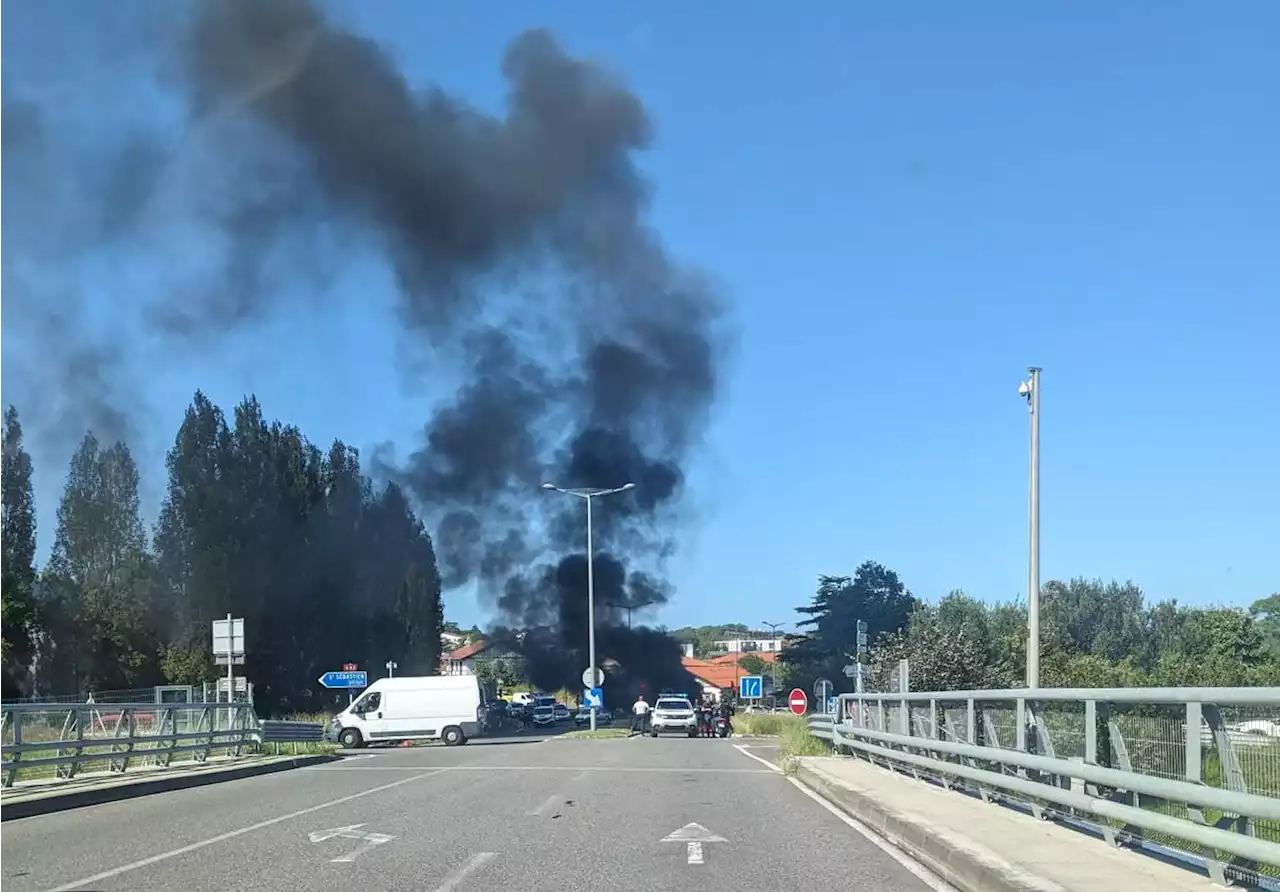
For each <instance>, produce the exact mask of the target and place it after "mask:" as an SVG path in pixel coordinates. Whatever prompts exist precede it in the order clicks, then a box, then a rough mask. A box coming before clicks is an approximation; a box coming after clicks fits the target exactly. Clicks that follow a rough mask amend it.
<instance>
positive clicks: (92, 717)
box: [0, 703, 261, 787]
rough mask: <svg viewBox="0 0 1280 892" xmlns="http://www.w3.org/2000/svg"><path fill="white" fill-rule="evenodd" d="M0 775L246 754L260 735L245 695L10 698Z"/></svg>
mask: <svg viewBox="0 0 1280 892" xmlns="http://www.w3.org/2000/svg"><path fill="white" fill-rule="evenodd" d="M0 727H2V728H3V736H2V741H0V751H2V755H3V763H2V764H0V774H2V777H0V781H2V782H3V785H4V786H5V787H11V786H13V784H14V781H15V780H16V779H17V778H18V775H19V773H21V774H22V777H23V779H24V780H27V779H36V778H63V779H69V778H72V777H75V776H76V775H77V774H80V773H84V768H85V766H91V770H92V769H96V770H98V771H106V772H123V771H127V770H128V769H129V768H131V767H144V766H156V767H167V766H168V765H170V764H172V763H173V762H175V761H181V760H191V761H195V762H203V761H206V760H207V759H208V758H209V756H210V754H212V753H213V752H214V751H227V752H229V754H231V755H235V756H238V755H241V754H242V752H243V751H244V750H245V749H246V748H248V747H251V746H255V745H257V744H258V743H260V742H261V730H260V726H259V723H258V718H257V716H256V715H255V714H254V711H253V707H252V706H251V705H250V704H247V703H235V704H227V703H120V704H112V703H77V704H73V705H70V706H67V705H61V704H51V703H6V704H3V705H2V706H0Z"/></svg>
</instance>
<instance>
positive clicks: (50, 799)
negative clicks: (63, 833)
mask: <svg viewBox="0 0 1280 892" xmlns="http://www.w3.org/2000/svg"><path fill="white" fill-rule="evenodd" d="M337 758H339V757H338V756H336V755H331V754H328V753H321V754H317V755H308V756H240V757H235V756H226V757H221V758H210V759H209V760H208V761H206V762H180V763H178V764H176V765H174V766H173V767H171V768H159V767H157V768H142V769H138V770H136V771H130V772H128V773H127V774H119V773H115V772H93V773H92V774H83V775H80V776H78V777H74V778H72V779H70V780H63V779H58V778H40V779H38V780H29V781H18V782H17V783H15V784H14V785H13V786H12V787H7V788H5V789H3V790H0V821H13V820H17V819H19V818H30V817H34V816H35V815H44V814H49V813H51V812H56V811H64V810H66V809H70V808H82V807H84V806H86V805H100V804H101V803H104V802H115V801H117V800H120V799H132V798H134V797H137V796H149V795H151V794H153V793H166V792H168V791H170V790H184V789H187V788H188V787H199V786H203V785H205V784H217V783H222V782H223V781H230V780H240V779H241V778H246V777H254V776H257V775H260V774H271V773H274V772H276V771H288V770H289V769H291V768H303V767H306V766H308V765H317V764H320V763H322V762H331V761H333V760H334V759H337Z"/></svg>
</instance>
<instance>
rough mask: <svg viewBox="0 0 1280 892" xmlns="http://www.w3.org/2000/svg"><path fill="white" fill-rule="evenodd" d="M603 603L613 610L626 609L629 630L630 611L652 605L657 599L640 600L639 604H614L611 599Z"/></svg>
mask: <svg viewBox="0 0 1280 892" xmlns="http://www.w3.org/2000/svg"><path fill="white" fill-rule="evenodd" d="M605 603H606V604H607V605H608V606H610V607H612V608H613V609H614V610H625V611H627V629H628V630H630V629H631V611H633V610H643V609H644V608H646V607H652V606H653V605H654V604H656V603H658V602H657V601H641V602H640V603H639V604H615V603H614V602H613V601H606V602H605Z"/></svg>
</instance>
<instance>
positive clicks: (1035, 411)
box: [1018, 366, 1040, 689]
mask: <svg viewBox="0 0 1280 892" xmlns="http://www.w3.org/2000/svg"><path fill="white" fill-rule="evenodd" d="M1027 371H1028V372H1030V373H1031V377H1029V378H1027V380H1025V381H1023V382H1022V383H1021V384H1019V385H1018V395H1019V396H1021V397H1022V398H1023V399H1024V400H1026V401H1027V407H1028V409H1029V410H1030V413H1031V419H1030V420H1031V481H1030V493H1029V497H1028V502H1029V505H1028V514H1029V515H1030V516H1029V519H1028V520H1029V522H1028V526H1029V527H1030V529H1029V536H1028V539H1029V542H1028V552H1029V553H1028V556H1027V687H1028V688H1033V689H1034V688H1038V687H1040V368H1039V367H1038V366H1031V367H1030V368H1029V369H1027Z"/></svg>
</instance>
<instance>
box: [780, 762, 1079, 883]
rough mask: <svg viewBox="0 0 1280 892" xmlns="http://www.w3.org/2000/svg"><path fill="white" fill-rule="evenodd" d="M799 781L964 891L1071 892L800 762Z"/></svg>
mask: <svg viewBox="0 0 1280 892" xmlns="http://www.w3.org/2000/svg"><path fill="white" fill-rule="evenodd" d="M796 761H797V768H796V774H795V778H796V780H797V781H799V782H800V783H802V784H804V785H805V786H806V787H808V788H809V789H811V790H813V792H815V793H817V794H818V795H819V796H821V797H822V798H823V799H825V800H827V801H828V802H830V803H831V804H832V805H834V806H836V807H837V808H839V809H840V810H841V811H843V812H844V813H845V814H847V815H849V817H851V818H854V819H856V820H857V821H859V822H860V823H862V824H864V825H866V826H867V827H868V828H869V829H871V830H873V831H875V832H876V833H878V834H879V835H880V836H882V837H884V838H885V839H886V840H888V841H889V842H890V843H891V844H893V845H894V846H896V847H897V848H899V849H901V850H902V851H904V852H906V853H907V854H908V855H910V856H911V857H912V858H914V859H916V860H917V861H919V862H920V863H921V864H923V865H924V866H925V867H927V868H928V869H929V870H930V871H932V872H933V873H935V874H937V875H938V876H940V877H942V879H944V880H946V881H947V882H948V883H950V884H951V885H953V886H955V887H956V888H957V889H959V890H961V892H1067V890H1066V889H1065V887H1063V886H1062V885H1060V884H1058V883H1056V882H1054V881H1053V880H1050V879H1046V878H1044V877H1040V876H1037V875H1035V874H1033V873H1030V872H1028V871H1027V870H1025V869H1023V868H1021V867H1019V866H1017V865H1016V864H1012V863H1010V862H1009V861H1007V860H1006V859H1004V858H1002V857H1001V856H1000V855H998V854H996V853H995V852H993V851H991V850H990V849H988V848H987V847H986V846H983V845H982V844H980V843H978V842H975V841H974V840H972V839H969V838H967V837H963V836H959V835H958V834H956V833H954V832H952V831H950V830H947V829H944V828H942V827H938V826H937V825H935V824H932V823H930V822H929V821H928V820H926V819H925V818H924V817H923V816H921V815H917V814H912V813H901V812H896V811H895V810H894V809H893V807H892V806H891V805H888V804H887V803H885V802H883V801H882V800H881V799H880V798H879V797H877V796H875V795H873V794H871V793H869V792H867V791H864V790H858V789H855V788H853V787H850V786H847V785H845V784H842V783H839V782H837V781H833V780H832V779H831V778H830V777H829V776H827V774H826V772H824V771H822V770H821V769H820V768H816V767H815V766H813V765H810V764H806V763H807V762H808V760H807V759H798V760H796Z"/></svg>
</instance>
